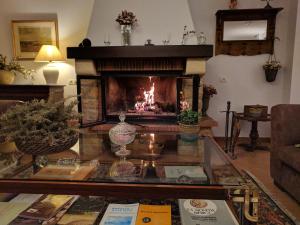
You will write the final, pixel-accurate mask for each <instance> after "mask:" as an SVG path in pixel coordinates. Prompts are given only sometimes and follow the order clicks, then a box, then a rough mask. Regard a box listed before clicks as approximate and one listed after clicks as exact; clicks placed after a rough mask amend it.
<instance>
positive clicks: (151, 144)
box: [0, 132, 244, 199]
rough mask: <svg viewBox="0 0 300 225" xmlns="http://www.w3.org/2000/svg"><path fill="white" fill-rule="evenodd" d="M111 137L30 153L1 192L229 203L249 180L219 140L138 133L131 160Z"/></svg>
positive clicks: (5, 173) (7, 173) (86, 137)
mask: <svg viewBox="0 0 300 225" xmlns="http://www.w3.org/2000/svg"><path fill="white" fill-rule="evenodd" d="M118 148H119V147H118V146H116V145H114V144H112V143H111V142H110V140H109V136H108V133H105V132H103V133H99V132H98V133H90V132H89V133H82V134H80V138H79V142H78V143H77V145H76V146H74V147H73V148H72V149H71V150H68V151H64V152H61V153H58V154H52V155H47V156H42V157H38V158H37V159H36V160H35V162H32V157H31V156H29V155H23V156H20V157H19V158H18V160H17V162H16V163H15V164H14V165H11V167H10V168H9V169H7V170H2V172H1V173H0V176H1V179H0V192H7V191H12V190H13V191H16V192H33V191H41V190H43V191H45V192H46V191H50V190H51V191H52V192H54V193H68V194H86V193H89V194H93V195H97V194H99V193H101V194H103V193H105V192H109V193H114V194H117V195H119V194H121V195H124V193H125V194H126V195H131V194H132V195H135V196H136V195H150V196H153V197H155V196H161V194H162V193H164V195H165V196H167V197H168V196H169V197H171V196H172V197H175V196H182V197H189V196H190V195H197V196H199V197H210V198H213V199H226V198H227V196H228V192H227V190H228V187H232V186H241V185H242V184H243V183H244V179H243V177H242V176H241V175H240V173H239V172H238V171H237V170H236V168H235V167H234V166H233V165H232V164H231V163H230V161H229V159H228V157H227V156H226V155H225V154H224V153H223V151H222V149H221V148H220V147H219V146H218V144H217V143H216V142H215V141H214V139H212V138H209V137H205V138H200V137H199V139H198V140H194V141H189V140H185V139H182V138H181V136H180V134H177V133H161V132H160V133H138V134H137V135H136V138H135V140H134V142H133V143H131V144H129V145H128V146H127V149H129V150H130V151H131V154H130V155H129V156H128V157H127V158H126V159H119V157H117V156H116V155H115V152H116V151H117V150H118Z"/></svg>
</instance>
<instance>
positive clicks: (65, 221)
mask: <svg viewBox="0 0 300 225" xmlns="http://www.w3.org/2000/svg"><path fill="white" fill-rule="evenodd" d="M98 216H99V212H81V213H76V214H73V213H72V214H71V213H66V214H65V215H64V216H63V217H62V218H61V219H60V220H59V222H58V223H57V225H70V224H74V225H93V224H94V223H95V221H96V220H97V218H98Z"/></svg>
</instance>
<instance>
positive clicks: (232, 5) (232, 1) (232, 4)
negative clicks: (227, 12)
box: [229, 0, 238, 9]
mask: <svg viewBox="0 0 300 225" xmlns="http://www.w3.org/2000/svg"><path fill="white" fill-rule="evenodd" d="M237 5H238V1H237V0H230V3H229V9H236V8H237Z"/></svg>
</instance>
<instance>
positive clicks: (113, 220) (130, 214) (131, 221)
mask: <svg viewBox="0 0 300 225" xmlns="http://www.w3.org/2000/svg"><path fill="white" fill-rule="evenodd" d="M138 208H139V204H138V203H136V204H109V205H108V207H107V209H106V211H105V213H104V216H103V218H102V220H101V222H100V225H135V221H136V217H137V212H138Z"/></svg>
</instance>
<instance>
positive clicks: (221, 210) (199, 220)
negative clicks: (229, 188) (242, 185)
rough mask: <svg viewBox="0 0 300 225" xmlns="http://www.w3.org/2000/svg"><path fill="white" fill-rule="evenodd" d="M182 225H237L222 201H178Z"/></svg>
mask: <svg viewBox="0 0 300 225" xmlns="http://www.w3.org/2000/svg"><path fill="white" fill-rule="evenodd" d="M179 211H180V216H181V223H182V225H199V224H201V225H217V224H222V225H238V224H239V223H238V222H237V220H236V218H235V217H234V215H233V214H232V212H231V210H230V209H229V207H228V205H227V203H226V201H224V200H204V199H179Z"/></svg>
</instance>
